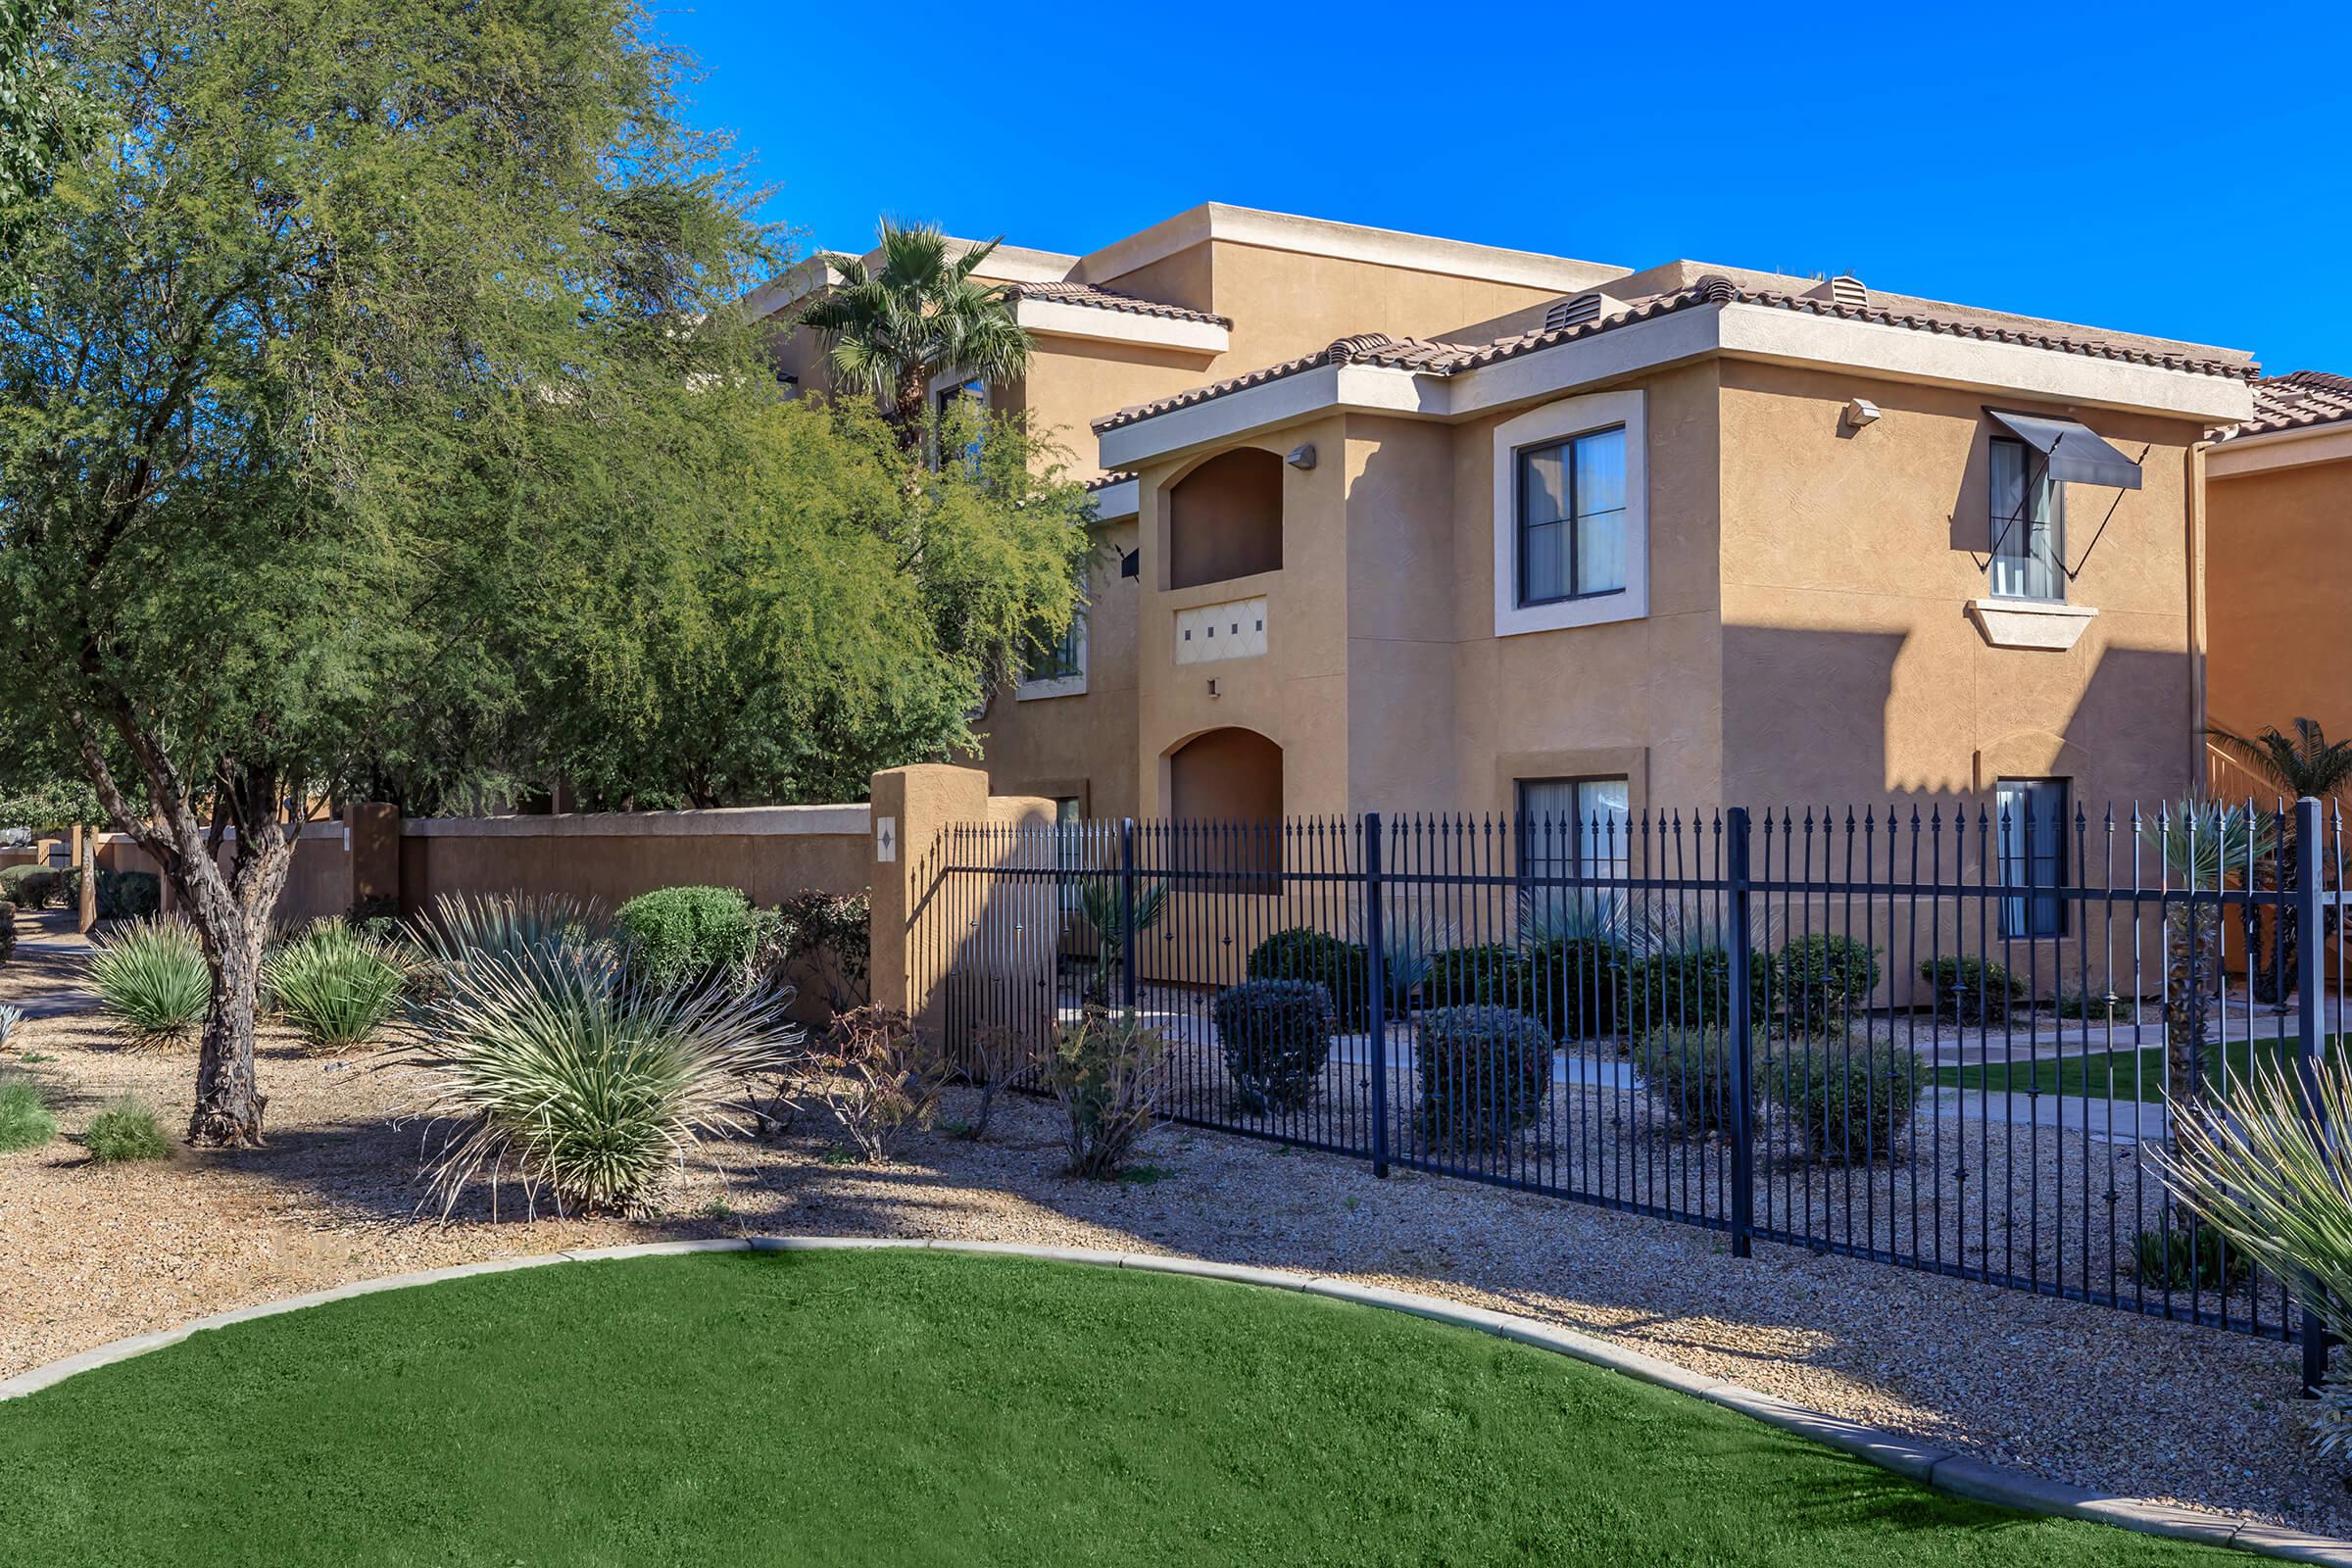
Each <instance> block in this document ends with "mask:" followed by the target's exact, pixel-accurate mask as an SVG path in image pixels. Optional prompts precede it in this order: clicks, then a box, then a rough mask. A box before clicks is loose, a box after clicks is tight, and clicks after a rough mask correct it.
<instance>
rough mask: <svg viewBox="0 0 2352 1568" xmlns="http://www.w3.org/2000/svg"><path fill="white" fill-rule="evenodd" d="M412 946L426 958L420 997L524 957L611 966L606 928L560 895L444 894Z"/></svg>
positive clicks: (587, 908) (591, 908)
mask: <svg viewBox="0 0 2352 1568" xmlns="http://www.w3.org/2000/svg"><path fill="white" fill-rule="evenodd" d="M409 931H410V938H411V940H412V941H413V942H414V943H415V945H416V946H417V948H418V949H419V950H420V951H421V952H422V953H423V954H424V956H425V967H426V969H427V971H428V972H427V973H425V974H423V975H420V976H419V977H418V978H419V979H420V980H421V981H422V982H423V983H424V989H425V990H426V991H428V992H430V993H433V994H435V995H437V996H438V995H446V994H447V993H448V992H449V991H450V990H451V989H452V988H453V987H454V986H455V985H456V984H457V982H458V981H459V980H460V979H462V978H463V977H464V976H465V975H466V974H467V973H468V972H470V971H472V970H474V969H480V968H505V967H512V966H513V965H514V964H515V963H516V962H517V961H518V960H520V959H523V958H526V957H541V958H557V957H562V958H564V959H566V960H567V961H571V962H574V963H581V964H587V965H590V966H592V967H593V966H597V965H600V964H601V965H602V966H603V967H606V968H612V967H614V966H615V960H614V958H613V927H612V922H611V921H610V920H609V919H608V918H607V917H606V916H605V914H604V912H603V911H602V910H601V909H599V908H598V907H596V906H595V905H593V904H583V903H581V902H580V901H578V900H576V899H568V898H564V896H562V895H561V894H547V895H542V896H540V897H536V898H527V899H526V898H520V897H517V896H516V895H514V894H510V893H444V894H442V895H441V896H440V897H438V898H436V899H435V900H434V901H433V908H432V913H431V914H430V915H429V916H428V917H426V918H425V919H423V920H421V921H417V922H415V923H413V924H412V925H411V926H410V928H409Z"/></svg>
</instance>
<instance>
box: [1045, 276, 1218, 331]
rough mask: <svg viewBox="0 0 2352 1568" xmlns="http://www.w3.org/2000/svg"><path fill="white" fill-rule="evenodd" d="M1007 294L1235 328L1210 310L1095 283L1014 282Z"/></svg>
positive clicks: (1062, 303)
mask: <svg viewBox="0 0 2352 1568" xmlns="http://www.w3.org/2000/svg"><path fill="white" fill-rule="evenodd" d="M1005 293H1006V294H1009V295H1011V296H1012V297H1013V298H1014V299H1020V300H1052V301H1053V302H1054V304H1056V305H1083V306H1086V307H1088V308H1089V309H1091V310H1098V311H1124V312H1125V313H1126V314H1127V315H1129V316H1156V317H1158V318H1159V319H1162V320H1167V321H1201V322H1205V323H1206V324H1208V325H1210V326H1222V327H1224V328H1226V329H1227V330H1231V329H1232V326H1233V321H1232V319H1230V318H1228V317H1223V316H1212V315H1211V314H1209V313H1208V312H1207V311H1195V310H1188V309H1186V308H1185V307H1184V306H1181V305H1162V304H1161V303H1160V302H1159V301H1157V300H1147V299H1140V298H1138V297H1137V296H1135V295H1133V294H1121V293H1120V292H1119V291H1118V290H1116V289H1108V288H1097V287H1096V286H1095V285H1094V284H1092V283H1011V284H1007V285H1006V286H1005Z"/></svg>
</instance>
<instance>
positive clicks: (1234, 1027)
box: [1213, 980, 1338, 1113]
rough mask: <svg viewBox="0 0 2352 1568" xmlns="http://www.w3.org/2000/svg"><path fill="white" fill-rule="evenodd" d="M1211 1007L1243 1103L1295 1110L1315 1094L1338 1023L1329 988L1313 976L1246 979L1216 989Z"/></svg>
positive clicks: (1258, 1107) (1253, 1108) (1250, 1106)
mask: <svg viewBox="0 0 2352 1568" xmlns="http://www.w3.org/2000/svg"><path fill="white" fill-rule="evenodd" d="M1213 1011H1214V1014H1215V1017H1216V1022H1217V1039H1218V1041H1219V1042H1220V1043H1221V1044H1222V1045H1223V1046H1224V1048H1225V1070H1226V1071H1227V1072H1230V1073H1232V1074H1233V1081H1234V1082H1235V1083H1236V1084H1238V1085H1240V1086H1241V1095H1240V1101H1241V1103H1242V1105H1243V1107H1244V1108H1245V1109H1248V1110H1250V1111H1254V1112H1259V1113H1263V1112H1265V1111H1269V1110H1297V1109H1299V1107H1301V1106H1303V1105H1304V1104H1305V1103H1307V1102H1308V1101H1310V1100H1312V1099H1314V1097H1315V1086H1316V1085H1317V1084H1318V1083H1319V1082H1321V1081H1322V1077H1323V1066H1324V1063H1325V1062H1327V1061H1329V1060H1330V1059H1331V1037H1332V1032H1333V1030H1334V1029H1335V1028H1337V1026H1338V1017H1337V1014H1336V1013H1335V1012H1334V1010H1333V1008H1332V1005H1331V994H1330V993H1329V992H1327V991H1325V990H1324V989H1323V988H1322V987H1321V986H1319V985H1317V984H1316V983H1315V982H1313V981H1312V980H1246V981H1244V982H1243V983H1242V984H1240V985H1238V986H1228V987H1227V988H1226V989H1224V990H1223V991H1220V992H1218V993H1217V1000H1216V1003H1215V1005H1214V1007H1213Z"/></svg>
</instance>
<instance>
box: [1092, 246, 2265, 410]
mask: <svg viewBox="0 0 2352 1568" xmlns="http://www.w3.org/2000/svg"><path fill="white" fill-rule="evenodd" d="M1735 304H1737V305H1762V306H1768V307H1770V308H1772V309H1774V310H1783V311H1798V312H1802V313H1804V314H1806V315H1811V316H1830V317H1836V318H1838V319H1840V320H1847V321H1870V322H1874V323H1876V324H1878V325H1882V326H1899V327H1906V328H1909V329H1910V330H1913V331H1918V332H1935V333H1940V334H1942V335H1944V336H1947V337H1968V338H1978V339H1982V340H1984V341H1986V342H1993V343H2017V344H2022V345H2024V346H2026V347H2029V348H2039V349H2049V350H2052V351H2054V352H2057V353H2060V354H2082V355H2087V356H2089V357H2090V358H2093V359H2102V360H2121V361H2125V362H2128V363H2130V364H2133V365H2153V366H2159V367H2162V368H2165V369H2172V370H2186V371H2189V372H2191V373H2192V374H2198V375H2220V376H2232V377H2236V378H2239V379H2246V380H2251V379H2253V378H2254V377H2255V376H2257V375H2259V374H2260V373H2261V368H2260V367H2258V366H2256V365H2255V364H2253V363H2252V362H2251V361H2247V360H2238V359H2216V358H2213V357H2211V356H2208V355H2201V354H2194V353H2188V352H2184V351H2183V350H2182V349H2181V348H2176V347H2173V346H2168V345H2163V344H2156V343H2132V342H2123V341H2119V340H2117V339H2114V338H2106V337H2095V336H2083V335H2078V334H2077V333H2075V332H2072V331H2069V330H2066V329H2063V328H2060V327H2058V326H2056V324H2055V323H2048V322H2041V323H2035V322H2026V321H2018V320H2012V319H1998V318H1992V317H1978V316H1972V315H1969V314H1967V313H1965V312H1960V311H1926V310H1920V309H1915V308H1913V307H1911V306H1910V305H1909V304H1908V303H1891V302H1888V303H1881V304H1876V305H1873V304H1871V303H1869V302H1868V300H1867V299H1866V300H1864V301H1863V302H1861V303H1854V302H1852V301H1851V300H1844V301H1840V300H1838V299H1835V298H1825V297H1821V296H1817V295H1805V294H1789V293H1785V292H1782V291H1780V290H1776V289H1762V288H1747V287H1742V286H1741V285H1740V284H1738V283H1735V282H1733V281H1732V280H1731V279H1730V278H1728V277H1724V276H1722V275H1720V274H1709V275H1707V276H1704V277H1701V278H1699V279H1697V280H1696V281H1695V282H1693V283H1691V285H1690V286H1689V287H1687V288H1678V289H1674V290H1670V291H1668V292H1666V293H1662V294H1652V295H1649V296H1646V297H1645V298H1642V299H1637V300H1631V301H1628V302H1627V303H1626V305H1625V307H1624V308H1623V309H1622V310H1619V311H1618V312H1616V313H1615V314H1614V315H1609V316H1603V317H1600V318H1599V319H1594V320H1586V321H1579V322H1575V323H1573V324H1570V325H1564V326H1557V327H1552V328H1550V329H1548V330H1539V331H1533V332H1521V333H1518V334H1516V335H1515V336H1511V337H1505V338H1499V339H1497V340H1495V342H1493V343H1433V342H1429V341H1426V340H1424V339H1420V338H1393V337H1390V336H1388V335H1387V334H1385V333H1381V332H1367V333H1364V334H1362V335H1360V336H1357V337H1344V338H1341V339H1340V340H1339V341H1338V342H1336V343H1332V344H1330V345H1329V346H1327V347H1325V348H1321V349H1318V350H1316V351H1315V352H1314V353H1312V354H1309V355H1306V356H1304V357H1302V358H1299V359H1296V360H1290V361H1286V362H1285V363H1283V364H1281V365H1273V366H1268V367H1267V368H1264V369H1262V370H1251V371H1250V372H1249V373H1247V374H1245V375H1237V376H1234V377H1232V378H1231V379H1228V380H1224V381H1218V382H1214V383H1212V384H1210V385H1207V386H1201V387H1194V388H1192V389H1190V390H1188V391H1184V392H1179V393H1177V394H1175V395H1174V396H1173V397H1166V398H1161V399H1159V400H1157V401H1156V402H1152V403H1140V404H1137V405H1135V406H1134V407H1132V408H1125V409H1121V410H1119V411H1118V412H1117V413H1115V414H1109V415H1105V416H1103V417H1102V418H1099V419H1097V420H1095V421H1094V427H1095V429H1097V430H1098V431H1101V430H1115V429H1117V428H1118V427H1119V426H1120V425H1123V424H1133V423H1135V422H1136V421H1137V420H1139V419H1148V418H1151V417H1153V416H1154V415H1160V414H1166V413H1168V412H1170V411H1171V410H1174V409H1182V408H1189V407H1191V406H1192V405H1194V404H1196V403H1205V402H1207V401H1208V400H1209V399H1211V398H1217V397H1223V396H1224V395H1225V394H1227V393H1229V392H1239V391H1241V390H1243V389H1244V388H1247V387H1252V386H1259V385H1262V384H1263V383H1265V382H1268V381H1278V380H1281V379H1282V378H1283V377H1285V376H1291V375H1297V374H1299V373H1300V372H1301V371H1305V370H1312V369H1319V368H1322V367H1324V366H1326V365H1348V364H1353V365H1378V366H1386V367H1390V368H1397V369H1407V370H1412V371H1414V372H1415V373H1417V374H1422V375H1457V374H1459V373H1461V372H1462V371H1464V370H1473V369H1477V368H1480V367H1482V366H1487V365H1493V364H1495V363H1497V362H1499V361H1502V360H1509V359H1516V358H1517V357H1519V356H1520V355H1522V354H1533V353H1535V352H1537V351H1538V350H1541V349H1548V348H1553V347H1556V346H1557V345H1559V344H1562V343H1569V342H1574V341H1575V340H1577V339H1579V338H1586V337H1593V336H1595V335H1597V334H1599V333H1602V332H1610V331H1614V330H1616V329H1617V328H1618V327H1621V326H1630V325H1632V324H1633V323H1635V322H1637V321H1646V320H1648V319H1651V318H1653V317H1658V316H1669V315H1672V314H1673V313H1675V312H1677V311H1687V310H1692V309H1695V308H1698V307H1700V306H1708V305H1735Z"/></svg>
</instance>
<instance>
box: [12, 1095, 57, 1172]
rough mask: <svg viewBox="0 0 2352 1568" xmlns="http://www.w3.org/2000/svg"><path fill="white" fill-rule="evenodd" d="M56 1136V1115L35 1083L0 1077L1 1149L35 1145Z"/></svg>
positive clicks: (25, 1147)
mask: <svg viewBox="0 0 2352 1568" xmlns="http://www.w3.org/2000/svg"><path fill="white" fill-rule="evenodd" d="M56 1136H57V1118H56V1117H55V1116H52V1115H51V1114H50V1113H49V1104H48V1102H47V1101H45V1100H43V1099H42V1098H41V1091H40V1089H39V1087H38V1086H36V1085H34V1084H31V1083H28V1082H26V1081H25V1079H22V1078H0V1153H6V1152H10V1151H12V1150H18V1149H38V1148H40V1146H41V1145H43V1144H45V1143H47V1142H48V1141H49V1140H50V1139H52V1138H55V1137H56Z"/></svg>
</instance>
